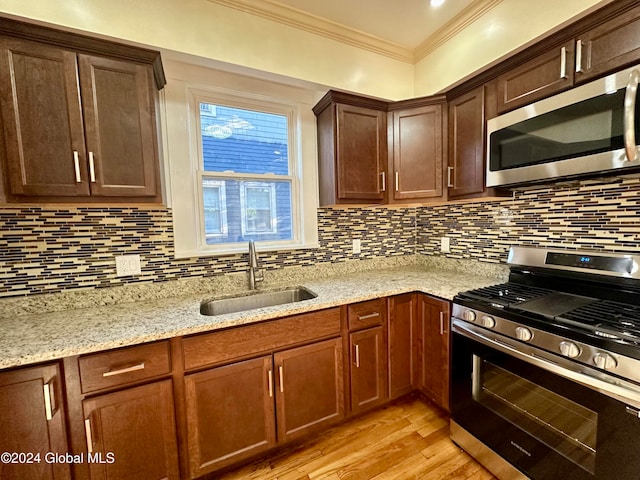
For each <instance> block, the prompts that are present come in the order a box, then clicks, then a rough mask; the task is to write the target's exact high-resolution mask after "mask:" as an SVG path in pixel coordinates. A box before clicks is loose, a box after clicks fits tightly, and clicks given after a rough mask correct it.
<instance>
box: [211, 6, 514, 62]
mask: <svg viewBox="0 0 640 480" xmlns="http://www.w3.org/2000/svg"><path fill="white" fill-rule="evenodd" d="M207 1H209V2H212V3H217V4H219V5H222V6H225V7H229V8H233V9H235V10H239V11H241V12H244V13H249V14H251V15H257V16H259V17H262V18H265V19H267V20H271V21H274V22H278V23H280V24H283V25H287V26H289V27H292V28H296V29H298V30H303V31H306V32H309V33H312V34H315V35H320V36H323V37H326V38H330V39H331V40H335V41H337V42H340V43H343V44H346V45H351V46H352V47H356V48H360V49H362V50H368V51H370V52H373V53H376V54H378V55H384V56H386V57H390V58H393V59H394V60H399V61H401V62H405V63H409V64H412V65H413V64H415V63H417V62H418V61H420V60H422V59H423V58H424V57H426V56H427V55H429V54H430V53H431V52H433V51H434V50H436V49H437V48H438V47H440V46H442V45H443V44H444V43H445V42H447V41H448V40H450V39H451V38H452V37H454V36H455V35H457V34H458V33H460V32H461V31H462V30H464V29H465V28H466V27H467V26H469V25H470V24H472V23H473V22H475V21H476V20H477V19H478V18H480V17H481V16H482V15H484V14H485V13H487V12H488V11H489V10H491V9H492V8H494V7H495V6H496V5H498V4H500V3H501V2H502V0H476V1H475V2H473V4H472V5H471V6H469V7H468V8H466V9H465V10H463V11H462V12H460V13H459V14H458V15H456V16H455V17H454V18H453V19H451V20H450V21H449V22H448V23H447V24H445V25H444V26H443V27H442V28H440V29H439V30H437V31H436V32H435V33H434V34H433V35H431V36H429V38H427V39H426V40H425V41H424V42H422V43H421V44H420V45H418V46H417V47H416V48H415V49H413V48H410V47H406V46H403V45H400V44H397V43H394V42H390V41H388V40H384V39H382V38H379V37H376V36H375V35H370V34H368V33H366V32H362V31H360V30H356V29H354V28H350V27H347V26H345V25H341V24H339V23H336V22H332V21H330V20H327V19H325V18H321V17H318V16H316V15H311V14H309V13H306V12H304V11H302V10H298V9H296V8H292V7H289V6H288V5H283V4H281V3H278V2H276V1H273V0H207Z"/></svg>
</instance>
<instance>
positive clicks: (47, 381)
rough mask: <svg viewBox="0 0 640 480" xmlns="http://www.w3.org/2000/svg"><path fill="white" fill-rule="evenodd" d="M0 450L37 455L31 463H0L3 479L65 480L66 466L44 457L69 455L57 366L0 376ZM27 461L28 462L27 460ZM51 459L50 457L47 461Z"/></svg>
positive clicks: (26, 369) (67, 472) (68, 475)
mask: <svg viewBox="0 0 640 480" xmlns="http://www.w3.org/2000/svg"><path fill="white" fill-rule="evenodd" d="M0 411H1V412H2V414H1V415H0V451H1V452H16V453H20V452H22V453H24V454H26V455H32V454H33V455H38V456H39V460H38V461H36V458H35V457H34V458H32V459H31V460H33V462H32V463H26V462H16V463H9V462H4V461H3V462H2V463H1V464H0V478H2V479H3V480H67V479H70V478H71V472H70V469H69V464H68V463H64V462H59V463H58V462H55V463H52V462H51V461H47V460H46V458H45V455H47V454H49V455H50V454H51V453H57V454H61V455H64V454H66V453H68V452H69V448H68V445H67V437H66V431H65V423H66V414H65V408H64V402H63V389H62V380H61V377H60V369H59V366H58V365H57V364H50V365H43V366H38V367H29V368H21V369H17V370H13V371H8V372H3V373H1V374H0ZM27 460H28V459H27ZM49 460H50V458H49Z"/></svg>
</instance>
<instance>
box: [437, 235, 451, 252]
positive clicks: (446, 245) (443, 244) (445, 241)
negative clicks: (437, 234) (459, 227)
mask: <svg viewBox="0 0 640 480" xmlns="http://www.w3.org/2000/svg"><path fill="white" fill-rule="evenodd" d="M440 251H441V252H444V253H449V252H450V251H451V247H450V241H449V237H442V238H441V239H440Z"/></svg>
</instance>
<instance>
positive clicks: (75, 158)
mask: <svg viewBox="0 0 640 480" xmlns="http://www.w3.org/2000/svg"><path fill="white" fill-rule="evenodd" d="M73 170H74V171H75V173H76V183H81V182H82V177H81V176H80V157H79V155H78V151H77V150H74V151H73Z"/></svg>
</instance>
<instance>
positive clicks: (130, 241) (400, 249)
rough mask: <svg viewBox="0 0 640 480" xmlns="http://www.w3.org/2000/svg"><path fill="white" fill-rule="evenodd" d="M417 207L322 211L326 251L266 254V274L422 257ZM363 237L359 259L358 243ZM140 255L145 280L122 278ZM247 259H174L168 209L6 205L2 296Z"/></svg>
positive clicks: (242, 263)
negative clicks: (124, 262) (119, 264)
mask: <svg viewBox="0 0 640 480" xmlns="http://www.w3.org/2000/svg"><path fill="white" fill-rule="evenodd" d="M415 222H416V210H415V209H408V210H384V209H375V210H367V209H356V210H331V209H322V210H319V211H318V230H319V243H320V248H317V249H311V250H291V251H279V252H273V253H271V254H269V253H261V254H260V262H261V265H262V267H263V268H265V269H278V268H283V267H287V266H306V265H314V264H318V263H335V262H341V261H346V260H353V259H373V258H379V257H388V256H394V255H406V254H413V253H414V252H415V231H416V229H415ZM353 238H360V239H361V240H362V253H361V254H359V255H354V254H352V253H351V250H352V244H351V243H352V239H353ZM126 254H139V255H140V256H141V266H142V275H138V276H135V277H133V276H130V277H116V268H115V258H114V257H115V256H116V255H126ZM246 270H247V255H233V256H224V257H218V258H214V257H203V258H192V259H175V258H174V257H173V225H172V218H171V211H170V210H169V209H166V208H126V207H125V208H121V207H114V208H94V207H86V208H85V207H76V208H65V207H60V208H36V207H32V208H1V209H0V297H10V296H24V295H32V294H38V293H53V292H57V291H61V290H69V289H78V288H83V287H93V288H104V287H111V286H117V285H122V284H126V283H139V282H162V281H167V280H177V279H185V278H194V277H211V276H215V275H222V274H226V273H234V272H245V271H246Z"/></svg>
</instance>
